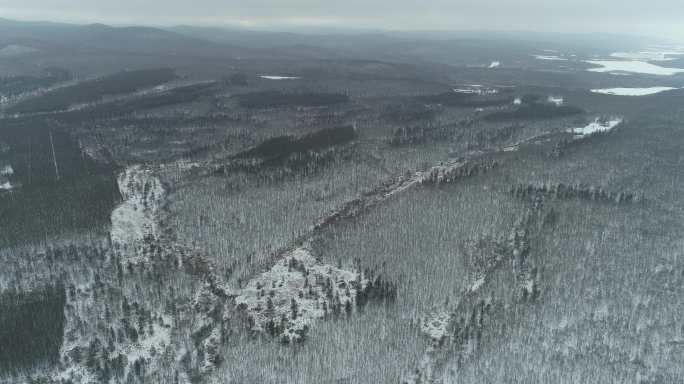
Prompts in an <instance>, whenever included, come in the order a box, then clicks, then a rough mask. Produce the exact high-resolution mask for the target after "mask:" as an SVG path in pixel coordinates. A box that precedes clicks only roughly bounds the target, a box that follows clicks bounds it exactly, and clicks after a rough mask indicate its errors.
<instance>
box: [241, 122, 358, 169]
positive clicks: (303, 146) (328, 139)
mask: <svg viewBox="0 0 684 384" xmlns="http://www.w3.org/2000/svg"><path fill="white" fill-rule="evenodd" d="M355 137H356V131H355V130H354V127H352V126H343V127H336V128H327V129H322V130H320V131H316V132H313V133H310V134H308V135H305V136H302V137H300V138H297V137H294V136H278V137H273V138H271V139H268V140H266V141H264V142H263V143H261V144H259V145H258V146H256V147H254V148H252V149H249V150H247V151H244V152H241V153H239V154H237V155H236V156H235V157H236V158H238V159H244V158H255V157H257V158H261V159H264V160H265V161H267V162H274V161H278V160H280V159H283V158H285V157H288V156H290V155H292V154H295V153H305V152H308V151H317V150H321V149H325V148H328V147H332V146H334V145H340V144H344V143H347V142H349V141H352V140H354V138H355Z"/></svg>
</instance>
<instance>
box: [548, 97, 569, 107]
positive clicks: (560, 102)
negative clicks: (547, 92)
mask: <svg viewBox="0 0 684 384" xmlns="http://www.w3.org/2000/svg"><path fill="white" fill-rule="evenodd" d="M546 101H547V102H548V103H549V104H555V105H556V106H557V107H560V106H561V105H563V104H564V103H565V99H563V98H562V97H558V96H549V97H548V98H547V99H546Z"/></svg>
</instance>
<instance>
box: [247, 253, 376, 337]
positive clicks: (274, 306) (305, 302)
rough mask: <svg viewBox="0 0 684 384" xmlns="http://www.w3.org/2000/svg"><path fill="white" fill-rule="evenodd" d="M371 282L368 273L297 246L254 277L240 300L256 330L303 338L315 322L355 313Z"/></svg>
mask: <svg viewBox="0 0 684 384" xmlns="http://www.w3.org/2000/svg"><path fill="white" fill-rule="evenodd" d="M367 285H368V280H367V279H365V278H364V277H363V276H362V274H360V273H357V272H353V271H347V270H344V269H340V268H336V267H333V266H331V265H327V264H323V263H321V262H319V261H317V260H316V259H315V258H314V257H313V256H312V255H311V253H310V252H309V251H308V250H307V249H305V248H297V249H295V250H293V251H291V252H289V254H287V255H286V256H285V257H284V258H282V259H281V260H279V261H278V262H277V263H276V264H275V265H274V266H273V267H272V268H271V269H270V270H268V271H266V272H264V273H262V274H261V275H259V276H257V277H255V278H254V279H252V280H250V281H249V283H248V284H247V286H246V287H245V288H244V289H242V291H241V292H240V293H239V295H238V296H237V297H236V299H235V303H236V305H237V307H238V308H241V309H243V310H245V311H246V312H247V314H248V315H249V317H250V319H251V320H250V322H251V325H252V330H253V331H256V332H264V331H267V332H270V333H272V334H274V335H276V334H277V335H280V336H281V337H282V338H283V340H286V341H297V340H301V339H302V338H303V337H304V335H305V333H306V331H307V329H308V328H309V327H310V326H311V325H312V323H313V322H314V320H316V319H320V318H324V317H326V316H328V315H329V314H335V313H343V312H348V311H350V310H351V309H352V308H353V307H354V304H355V301H356V297H357V295H358V294H359V293H360V292H362V291H363V290H364V289H365V288H366V286H367Z"/></svg>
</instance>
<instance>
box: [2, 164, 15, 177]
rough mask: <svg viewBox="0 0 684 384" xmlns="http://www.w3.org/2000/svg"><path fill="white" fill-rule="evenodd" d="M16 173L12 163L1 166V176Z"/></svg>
mask: <svg viewBox="0 0 684 384" xmlns="http://www.w3.org/2000/svg"><path fill="white" fill-rule="evenodd" d="M12 175H14V169H13V168H12V166H11V165H5V166H4V167H2V168H0V176H12Z"/></svg>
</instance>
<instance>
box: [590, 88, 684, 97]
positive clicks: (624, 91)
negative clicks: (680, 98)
mask: <svg viewBox="0 0 684 384" xmlns="http://www.w3.org/2000/svg"><path fill="white" fill-rule="evenodd" d="M674 89H679V88H673V87H649V88H605V89H592V90H591V91H592V92H593V93H601V94H604V95H615V96H647V95H654V94H656V93H660V92H665V91H671V90H674Z"/></svg>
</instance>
